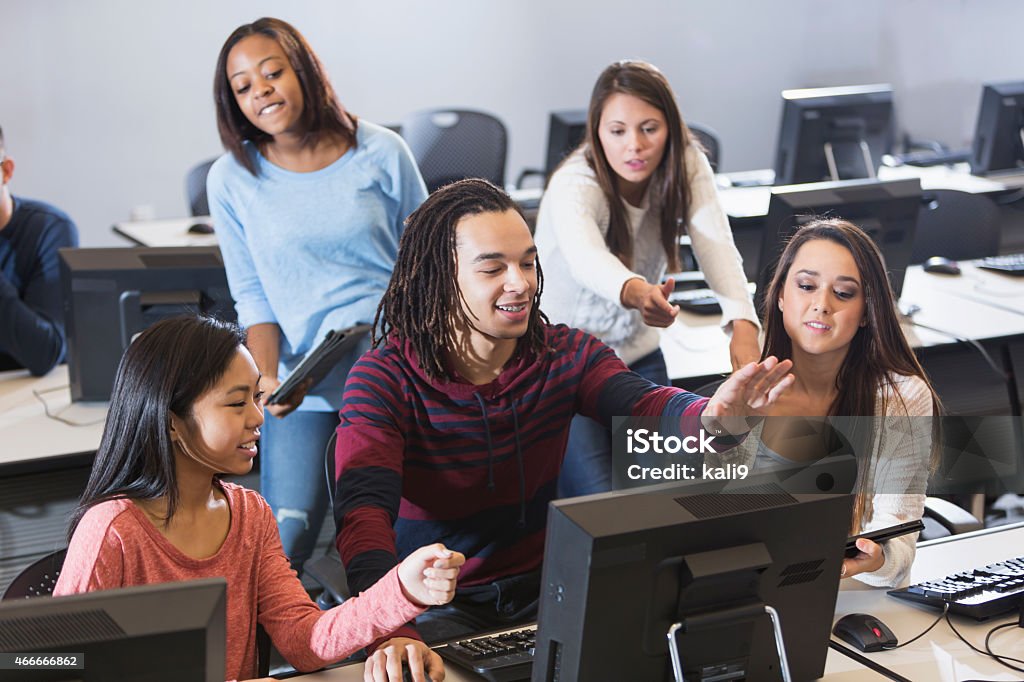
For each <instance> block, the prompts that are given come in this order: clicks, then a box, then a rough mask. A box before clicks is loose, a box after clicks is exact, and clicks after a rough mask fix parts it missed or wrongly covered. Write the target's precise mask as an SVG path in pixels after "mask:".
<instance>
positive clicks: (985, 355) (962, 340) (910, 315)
mask: <svg viewBox="0 0 1024 682" xmlns="http://www.w3.org/2000/svg"><path fill="white" fill-rule="evenodd" d="M920 310H921V309H920V308H918V307H916V306H914V307H913V308H911V309H910V310H909V311H908V312H907V313H905V314H904V315H903V316H904V318H906V319H907V320H908V321H909V322H910V324H911V326H913V327H918V328H920V329H927V330H928V331H930V332H935V333H936V334H942V335H943V336H948V337H949V338H951V339H953V340H955V341H959V342H960V343H966V344H968V345H970V346H971V347H972V348H974V349H975V350H976V351H978V352H979V353H981V357H982V358H984V359H985V362H986V363H987V364H988V366H989V368H991V370H992V371H993V372H995V373H996V376H998V377H999V378H1001V379H1002V380H1003V381H1009V380H1010V375H1009V374H1007V373H1006V370H1004V369H1003V368H1002V367H1000V366H999V365H997V364H996V362H995V360H993V359H992V356H991V355H989V354H988V351H987V350H985V348H984V346H982V345H981V344H980V343H978V342H977V341H976V340H975V339H968V338H966V337H963V336H960V335H959V334H954V333H953V332H950V331H946V330H945V329H939V328H937V327H931V326H928V325H926V324H921V323H920V322H918V321H916V320H915V319H914V313H916V312H918V311H920Z"/></svg>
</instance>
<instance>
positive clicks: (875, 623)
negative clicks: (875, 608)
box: [832, 613, 898, 651]
mask: <svg viewBox="0 0 1024 682" xmlns="http://www.w3.org/2000/svg"><path fill="white" fill-rule="evenodd" d="M832 634H834V635H835V636H836V637H838V638H839V639H841V640H843V641H844V642H846V643H847V644H852V645H853V646H855V647H857V648H858V649H860V650H861V651H882V650H883V649H891V648H893V647H894V646H896V644H898V642H897V640H896V635H894V634H893V633H892V630H890V629H889V628H888V626H886V624H885V623H883V622H882V621H880V620H878V619H877V618H875V617H874V616H869V615H868V614H866V613H851V614H850V615H848V616H843V617H842V618H840V619H839V620H838V621H837V622H836V624H835V627H833V628H832Z"/></svg>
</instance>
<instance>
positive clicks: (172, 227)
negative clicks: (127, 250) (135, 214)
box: [112, 216, 217, 246]
mask: <svg viewBox="0 0 1024 682" xmlns="http://www.w3.org/2000/svg"><path fill="white" fill-rule="evenodd" d="M193 223H207V224H210V225H212V224H213V221H212V219H211V218H210V217H209V216H194V217H190V218H171V219H169V220H135V221H125V222H123V223H114V226H113V228H112V229H113V230H114V232H115V233H116V234H119V235H121V236H122V237H124V238H126V239H128V240H129V241H131V242H133V244H134V245H135V246H216V245H217V236H216V235H213V234H193V233H191V232H189V231H188V228H189V226H191V225H192V224H193Z"/></svg>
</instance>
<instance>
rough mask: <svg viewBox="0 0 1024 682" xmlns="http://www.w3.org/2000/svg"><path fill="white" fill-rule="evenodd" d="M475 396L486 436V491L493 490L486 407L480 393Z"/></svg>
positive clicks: (492, 458)
mask: <svg viewBox="0 0 1024 682" xmlns="http://www.w3.org/2000/svg"><path fill="white" fill-rule="evenodd" d="M473 395H474V396H476V401H477V402H478V403H480V412H481V413H482V414H483V419H484V433H485V434H486V435H487V489H488V490H492V491H493V490H494V447H493V446H492V445H491V425H490V423H489V422H488V420H487V406H486V405H484V399H483V397H481V395H480V392H479V391H477V392H476V393H474V394H473Z"/></svg>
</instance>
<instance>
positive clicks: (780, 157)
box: [775, 85, 893, 185]
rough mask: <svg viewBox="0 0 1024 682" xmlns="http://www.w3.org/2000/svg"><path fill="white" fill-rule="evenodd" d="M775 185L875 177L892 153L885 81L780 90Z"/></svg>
mask: <svg viewBox="0 0 1024 682" xmlns="http://www.w3.org/2000/svg"><path fill="white" fill-rule="evenodd" d="M782 101H783V105H782V124H781V125H780V127H779V142H778V146H777V147H776V151H775V184H776V185H795V184H797V183H801V182H821V181H823V180H831V181H835V180H851V179H857V178H873V177H875V174H876V171H877V170H878V166H879V165H880V164H881V161H882V155H883V154H888V153H889V152H891V151H892V140H893V120H892V118H893V108H892V87H891V86H889V85H851V86H846V87H839V88H812V89H804V90H784V91H783V93H782Z"/></svg>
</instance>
